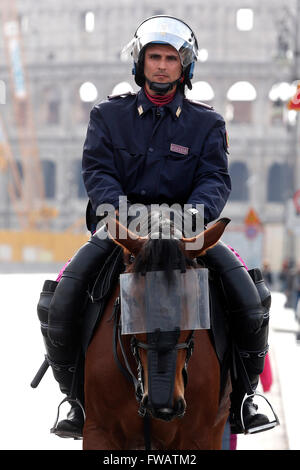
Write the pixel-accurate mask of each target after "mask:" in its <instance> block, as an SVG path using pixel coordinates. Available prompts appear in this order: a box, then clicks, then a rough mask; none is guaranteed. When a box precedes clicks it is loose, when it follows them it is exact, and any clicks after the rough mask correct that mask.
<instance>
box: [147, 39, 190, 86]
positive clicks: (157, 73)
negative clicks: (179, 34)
mask: <svg viewBox="0 0 300 470" xmlns="http://www.w3.org/2000/svg"><path fill="white" fill-rule="evenodd" d="M181 72H182V66H181V62H180V57H179V54H178V52H177V51H176V49H174V47H172V46H168V45H164V44H151V45H149V46H148V47H147V48H146V52H145V65H144V74H145V76H146V77H147V78H148V80H150V82H158V83H169V82H174V81H175V80H178V78H180V77H181ZM145 86H146V89H147V91H148V92H149V93H152V94H153V90H150V87H149V85H148V83H147V82H146V84H145ZM173 91H174V88H173V89H172V90H170V91H168V93H167V94H169V93H173Z"/></svg>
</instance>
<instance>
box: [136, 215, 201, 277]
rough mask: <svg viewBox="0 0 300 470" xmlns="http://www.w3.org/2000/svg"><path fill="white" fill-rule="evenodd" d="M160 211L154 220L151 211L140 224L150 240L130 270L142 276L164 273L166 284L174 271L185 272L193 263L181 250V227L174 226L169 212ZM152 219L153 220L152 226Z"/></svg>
mask: <svg viewBox="0 0 300 470" xmlns="http://www.w3.org/2000/svg"><path fill="white" fill-rule="evenodd" d="M160 211H161V212H160V214H159V216H158V217H157V218H156V219H155V217H154V218H153V211H152V212H151V213H150V212H148V216H147V217H146V218H145V220H144V221H142V222H141V227H142V228H141V230H143V235H145V230H146V231H147V235H149V236H150V238H149V241H147V243H145V245H144V247H143V248H142V250H141V251H140V253H139V254H138V255H137V257H136V259H135V261H134V264H133V266H132V268H133V269H132V270H133V272H135V273H142V274H144V273H146V272H148V271H164V272H165V275H166V277H167V280H168V282H171V281H172V278H173V271H174V269H180V270H181V271H182V272H185V270H186V267H187V266H194V263H193V261H191V260H190V259H188V258H186V256H185V254H184V251H183V250H182V246H181V242H180V238H179V237H178V234H179V233H181V227H178V226H176V223H175V222H174V219H172V217H170V211H168V210H166V211H164V210H162V209H160ZM151 215H152V218H151ZM154 215H155V213H154ZM156 215H157V214H156ZM153 219H155V223H154V224H153ZM178 220H180V219H178V218H176V221H177V225H178ZM151 221H152V225H151V224H150V223H151ZM180 223H181V221H180ZM145 227H146V228H145ZM166 233H167V234H168V235H169V236H168V237H167V238H165V235H166Z"/></svg>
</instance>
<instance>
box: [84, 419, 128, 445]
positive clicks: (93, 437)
mask: <svg viewBox="0 0 300 470" xmlns="http://www.w3.org/2000/svg"><path fill="white" fill-rule="evenodd" d="M82 449H83V450H122V449H121V448H120V446H119V445H117V443H116V442H115V439H114V438H113V436H111V435H109V434H104V432H103V430H101V429H100V428H99V426H97V425H96V424H95V423H93V422H86V423H85V425H84V429H83V444H82Z"/></svg>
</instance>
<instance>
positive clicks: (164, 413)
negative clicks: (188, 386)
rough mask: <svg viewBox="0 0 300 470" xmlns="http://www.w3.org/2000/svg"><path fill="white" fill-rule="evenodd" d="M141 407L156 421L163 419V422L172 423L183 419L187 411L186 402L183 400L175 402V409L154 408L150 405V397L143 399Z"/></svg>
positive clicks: (179, 399)
mask: <svg viewBox="0 0 300 470" xmlns="http://www.w3.org/2000/svg"><path fill="white" fill-rule="evenodd" d="M141 406H142V407H143V408H144V410H145V411H148V412H149V414H151V416H152V417H153V418H155V419H161V420H162V421H167V422H168V421H172V420H173V419H174V418H182V417H183V416H184V414H185V410H186V402H185V400H184V399H183V398H178V399H177V400H176V401H175V402H174V407H172V408H168V407H162V408H154V407H153V406H151V405H150V404H149V401H148V395H145V396H144V397H143V400H142V403H141Z"/></svg>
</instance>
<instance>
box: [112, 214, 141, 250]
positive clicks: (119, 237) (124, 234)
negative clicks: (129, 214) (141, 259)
mask: <svg viewBox="0 0 300 470" xmlns="http://www.w3.org/2000/svg"><path fill="white" fill-rule="evenodd" d="M110 223H112V224H113V226H114V228H115V230H110ZM110 223H108V224H107V230H108V233H109V236H110V238H111V239H112V240H113V241H114V242H115V243H116V244H117V245H120V246H121V247H122V248H125V249H126V250H128V251H129V252H130V253H132V254H133V255H134V256H136V255H137V254H138V253H139V252H140V251H141V249H142V247H143V246H144V244H145V243H146V241H147V240H148V237H139V236H138V235H136V234H134V233H133V232H131V230H129V229H128V228H127V227H125V226H124V225H123V224H121V223H120V222H119V220H118V218H117V217H116V218H111V219H110ZM114 232H115V234H114Z"/></svg>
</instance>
